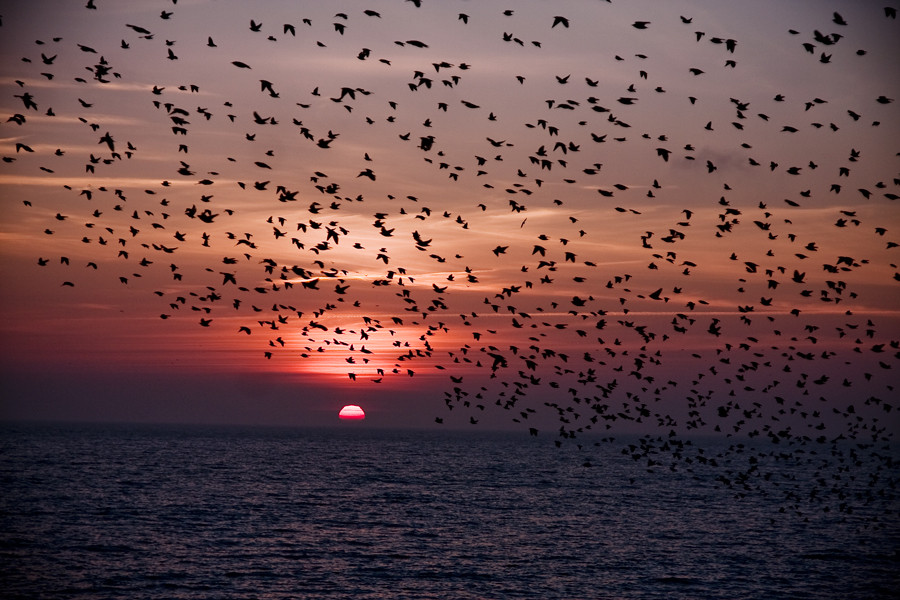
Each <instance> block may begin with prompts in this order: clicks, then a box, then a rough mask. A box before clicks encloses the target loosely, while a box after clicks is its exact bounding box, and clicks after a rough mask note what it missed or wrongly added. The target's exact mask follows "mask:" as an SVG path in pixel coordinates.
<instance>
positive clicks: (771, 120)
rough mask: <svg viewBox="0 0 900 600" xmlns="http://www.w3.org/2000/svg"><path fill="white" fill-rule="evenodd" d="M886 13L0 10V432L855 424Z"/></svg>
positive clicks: (801, 9) (889, 384)
mask: <svg viewBox="0 0 900 600" xmlns="http://www.w3.org/2000/svg"><path fill="white" fill-rule="evenodd" d="M885 4H887V5H888V7H887V8H885ZM891 6H893V5H891V4H890V3H885V2H880V3H870V2H846V1H845V2H802V1H798V2H790V3H784V2H754V3H738V2H728V3H723V2H718V1H700V0H697V1H677V2H665V3H661V2H643V1H630V2H622V1H620V0H618V1H617V0H614V1H613V2H605V1H600V0H591V1H587V0H585V1H560V2H552V3H551V2H538V1H532V2H506V3H501V2H494V1H485V2H473V1H456V2H450V1H446V2H445V1H441V2H437V1H435V0H422V1H421V2H412V1H409V0H406V1H403V0H391V1H382V2H375V1H368V2H358V1H346V2H343V1H342V2H328V3H322V2H296V1H291V2H280V1H270V2H264V3H246V2H238V1H230V0H193V1H192V0H179V1H178V2H172V1H171V0H166V1H162V0H139V1H134V2H128V3H120V2H109V1H106V0H92V1H91V2H88V3H87V5H85V3H82V2H65V3H63V2H42V1H37V2H29V3H15V4H8V5H5V6H4V8H3V11H2V15H0V16H2V26H0V29H2V35H0V40H2V41H0V49H2V53H3V60H2V61H0V72H2V77H0V106H2V113H3V115H4V118H3V119H2V121H3V122H2V125H0V127H2V128H0V155H2V156H3V162H2V163H0V190H2V191H0V211H2V212H0V273H2V278H0V281H2V282H3V283H2V284H0V286H2V287H0V292H2V296H0V302H2V310H0V336H2V337H0V341H2V347H0V351H2V366H0V384H2V388H3V390H4V392H3V394H2V399H0V419H3V420H76V421H137V422H179V423H245V424H246V423H249V424H285V425H321V424H334V423H336V422H337V413H338V411H339V410H340V408H341V407H342V406H344V405H345V404H357V405H360V406H361V407H363V408H364V410H365V411H366V415H367V418H366V420H365V421H364V422H357V423H351V424H347V425H348V426H361V425H363V424H365V425H368V426H384V427H406V426H409V427H441V426H443V427H451V428H452V427H465V428H469V427H473V426H480V427H483V428H517V429H529V430H530V429H532V428H534V429H535V430H537V431H540V432H541V434H542V435H543V434H546V435H549V436H555V435H563V436H564V437H566V436H568V435H570V434H575V433H578V434H580V433H583V432H586V431H593V432H597V433H603V432H606V431H612V432H616V431H620V430H638V431H649V432H660V433H665V432H668V431H671V430H677V431H679V432H685V431H688V432H694V433H703V434H718V433H725V434H735V435H736V434H740V435H770V436H771V435H772V432H777V431H785V430H788V431H790V434H789V435H796V436H804V435H806V436H810V437H813V438H815V437H816V436H821V435H826V434H827V435H829V436H838V435H847V436H851V437H862V438H871V437H875V438H878V437H882V436H883V435H884V434H885V433H886V432H890V431H891V430H895V429H896V427H897V425H898V419H897V412H896V411H895V410H893V404H895V403H896V402H895V401H894V400H893V398H894V397H895V396H896V391H895V387H896V386H897V384H898V383H900V381H898V379H900V378H898V375H897V373H898V369H900V365H898V361H897V358H898V353H900V346H898V340H900V325H898V324H900V319H898V307H900V304H898V300H900V294H898V286H900V281H898V279H900V276H898V270H900V269H898V267H897V262H898V249H897V244H898V243H900V236H898V231H900V213H898V210H897V200H898V194H900V185H898V182H900V168H898V163H900V147H898V143H897V140H898V136H897V132H898V131H900V115H898V106H900V103H898V101H897V100H898V99H900V89H898V88H900V78H898V77H897V76H896V75H897V67H896V56H898V55H900V35H898V21H897V19H896V18H895V16H894V10H892V8H891Z"/></svg>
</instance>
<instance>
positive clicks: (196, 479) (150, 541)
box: [0, 423, 900, 600]
mask: <svg viewBox="0 0 900 600" xmlns="http://www.w3.org/2000/svg"><path fill="white" fill-rule="evenodd" d="M346 425H347V426H343V425H342V426H341V427H336V428H334V429H287V428H265V427H255V428H250V427H245V428H242V427H201V426H163V425H159V426H149V425H130V426H129V425H9V424H8V425H4V426H2V427H0V590H2V592H0V596H2V597H3V598H6V599H15V598H42V599H56V598H60V599H61V598H66V599H82V598H84V599H87V598H109V599H115V598H123V599H124V598H128V599H133V598H166V599H181V598H184V599H187V598H190V599H199V598H210V599H213V598H217V599H219V598H260V599H263V598H265V599H281V598H331V599H343V598H346V599H351V598H353V599H365V598H416V599H420V598H453V599H464V598H540V599H552V598H604V599H606V598H609V599H613V598H616V599H618V598H627V599H644V598H646V599H651V598H659V599H670V598H703V599H716V598H721V599H728V600H736V599H743V598H747V599H749V598H754V599H757V598H758V599H767V600H772V599H778V598H791V599H803V598H810V599H812V598H835V599H838V598H840V599H844V600H846V599H856V598H858V599H871V598H897V597H900V592H898V590H900V518H898V505H897V490H896V489H895V488H896V485H895V484H896V477H897V475H898V473H897V471H896V469H894V470H893V473H890V472H885V470H884V468H883V464H884V462H883V461H881V462H880V463H879V464H881V465H882V468H881V469H880V470H879V468H878V466H877V465H874V463H871V464H870V462H867V458H866V457H867V456H869V455H870V454H871V452H869V453H867V452H859V453H852V455H853V456H854V457H855V459H854V462H852V463H846V464H845V463H844V460H843V458H842V456H843V455H837V458H835V456H836V455H832V454H830V453H828V452H824V451H823V452H818V453H813V454H812V455H804V454H803V453H802V452H801V453H799V454H796V455H795V456H794V457H793V458H790V459H788V458H785V457H784V456H786V455H782V459H780V460H774V459H773V460H771V461H768V462H766V461H765V460H759V459H754V458H752V456H755V455H754V453H753V452H752V447H750V446H743V447H740V448H741V449H739V450H735V449H734V447H732V450H731V451H730V452H725V453H723V450H724V449H725V448H726V447H727V445H728V444H733V443H734V442H725V441H722V440H718V441H717V440H695V441H694V442H693V446H692V447H691V449H690V452H692V453H694V454H695V455H696V451H697V449H698V448H701V449H703V450H704V451H705V454H704V455H705V456H707V457H714V456H719V458H718V460H714V461H713V462H714V463H715V465H710V464H708V463H704V464H703V465H700V464H699V463H697V462H696V461H695V462H693V463H685V462H684V461H683V460H682V461H681V462H678V463H677V464H675V463H671V464H670V461H668V460H667V452H666V450H662V451H659V452H656V453H655V454H654V453H653V452H651V453H650V454H649V456H650V457H654V456H655V460H654V459H653V458H651V459H650V460H651V462H650V463H648V462H647V458H646V457H643V456H642V457H640V458H639V459H635V454H636V452H635V450H634V448H635V447H637V446H638V443H637V438H635V439H634V440H631V441H629V440H628V439H626V438H622V439H616V440H615V441H612V442H611V441H608V440H607V441H603V440H600V439H599V438H596V439H595V438H585V439H583V440H566V441H565V442H564V443H563V444H562V447H556V445H555V444H554V443H553V438H552V437H550V436H546V435H543V434H542V435H540V436H538V437H530V436H529V435H528V432H527V431H526V432H509V433H492V432H481V431H478V432H454V431H443V430H438V431H404V430H396V431H386V430H372V429H368V428H367V427H366V424H365V423H348V424H346ZM629 443H631V444H632V446H631V447H629V446H628V444H629ZM822 450H824V449H822ZM685 454H687V451H685ZM801 455H803V456H807V458H803V459H801V458H798V457H799V456H801ZM729 457H732V458H729ZM735 460H736V461H744V462H746V461H750V462H751V463H754V465H755V466H758V467H759V469H757V470H754V471H753V472H754V473H759V474H760V476H759V477H756V478H755V479H754V480H753V483H752V484H749V483H748V481H747V480H746V479H743V480H742V483H741V484H740V485H735V481H736V480H741V477H740V475H738V474H737V473H738V471H737V470H735V469H736V467H735V465H736V464H737V463H735V462H734V461H735ZM888 464H891V463H888ZM893 464H896V463H893ZM648 465H649V466H648ZM829 465H831V466H830V467H829Z"/></svg>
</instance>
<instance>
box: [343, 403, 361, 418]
mask: <svg viewBox="0 0 900 600" xmlns="http://www.w3.org/2000/svg"><path fill="white" fill-rule="evenodd" d="M338 418H339V419H341V420H342V421H362V420H363V419H365V418H366V413H365V412H364V411H363V409H361V408H360V407H358V406H357V405H355V404H348V405H347V406H345V407H344V408H342V409H341V412H339V413H338Z"/></svg>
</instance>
